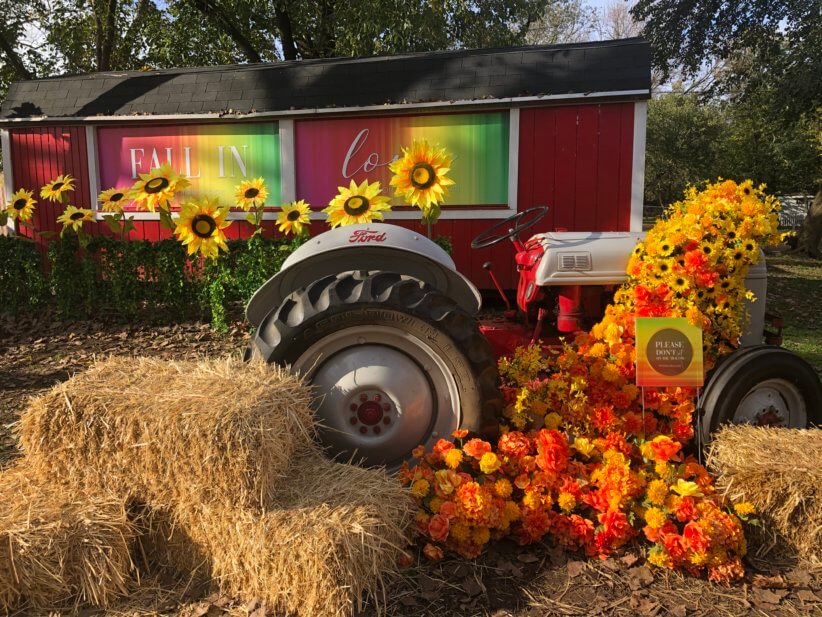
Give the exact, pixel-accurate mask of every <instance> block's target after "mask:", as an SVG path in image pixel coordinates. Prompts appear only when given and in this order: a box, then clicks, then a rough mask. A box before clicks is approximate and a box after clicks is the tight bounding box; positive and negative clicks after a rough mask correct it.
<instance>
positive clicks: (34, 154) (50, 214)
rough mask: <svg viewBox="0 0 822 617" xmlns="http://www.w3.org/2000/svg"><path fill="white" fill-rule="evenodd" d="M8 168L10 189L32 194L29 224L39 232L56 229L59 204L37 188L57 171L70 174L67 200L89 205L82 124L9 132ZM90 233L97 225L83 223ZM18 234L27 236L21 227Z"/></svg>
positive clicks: (86, 206) (29, 232) (76, 204)
mask: <svg viewBox="0 0 822 617" xmlns="http://www.w3.org/2000/svg"><path fill="white" fill-rule="evenodd" d="M9 142H10V147H11V169H12V177H13V179H14V190H18V189H21V188H23V189H26V190H29V191H32V192H33V193H34V198H35V199H36V200H37V208H36V210H35V212H34V220H33V224H34V227H35V228H36V229H38V230H39V231H59V230H60V228H61V225H60V224H59V223H57V217H58V216H60V214H62V212H63V206H62V205H60V204H57V203H54V202H52V201H48V200H45V199H40V188H41V187H42V186H43V185H44V184H46V183H47V182H51V181H52V180H54V178H56V177H57V176H59V175H60V174H70V175H72V176H73V177H74V178H75V179H76V181H75V183H74V192H73V193H69V201H68V203H70V204H71V205H73V206H77V207H78V208H88V207H90V206H91V198H90V192H89V179H88V159H87V153H86V130H85V128H84V127H82V126H66V127H43V128H27V129H14V130H12V131H9ZM86 225H87V229H88V230H89V231H90V232H92V231H93V230H95V228H97V227H99V225H98V224H96V223H94V224H89V223H86ZM20 233H21V234H24V235H27V236H30V235H31V231H30V230H28V229H26V228H25V227H21V228H20Z"/></svg>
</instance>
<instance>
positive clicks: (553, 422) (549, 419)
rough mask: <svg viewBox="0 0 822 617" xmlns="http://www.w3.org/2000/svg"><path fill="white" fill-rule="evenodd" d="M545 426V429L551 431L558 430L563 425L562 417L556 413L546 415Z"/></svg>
mask: <svg viewBox="0 0 822 617" xmlns="http://www.w3.org/2000/svg"><path fill="white" fill-rule="evenodd" d="M544 424H545V428H547V429H549V430H554V429H558V428H559V427H560V425H562V416H560V415H559V414H558V413H557V412H555V411H552V412H551V413H549V414H545V419H544Z"/></svg>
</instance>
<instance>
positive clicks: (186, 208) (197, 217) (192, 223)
mask: <svg viewBox="0 0 822 617" xmlns="http://www.w3.org/2000/svg"><path fill="white" fill-rule="evenodd" d="M227 216H228V208H227V207H223V206H220V205H219V204H218V203H217V200H216V199H202V200H200V201H199V202H198V201H190V202H187V203H184V204H183V205H182V207H181V208H180V218H178V219H177V221H176V225H175V229H174V235H175V236H177V239H178V240H179V241H180V242H182V243H183V245H185V246H188V254H189V255H193V254H194V253H196V252H197V251H200V252H201V253H202V254H203V256H204V257H209V258H211V259H216V258H217V255H219V253H220V249H222V250H224V251H228V246H227V245H226V243H225V234H224V233H223V230H224V229H225V228H226V227H228V226H229V225H231V221H227V220H226V217H227Z"/></svg>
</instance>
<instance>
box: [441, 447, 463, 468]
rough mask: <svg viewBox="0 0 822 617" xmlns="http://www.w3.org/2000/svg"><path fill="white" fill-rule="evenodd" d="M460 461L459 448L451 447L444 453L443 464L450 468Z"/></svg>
mask: <svg viewBox="0 0 822 617" xmlns="http://www.w3.org/2000/svg"><path fill="white" fill-rule="evenodd" d="M460 463H462V450H460V449H459V448H451V449H450V450H448V452H446V453H445V464H446V465H447V466H448V467H449V468H450V469H456V468H457V467H459V466H460Z"/></svg>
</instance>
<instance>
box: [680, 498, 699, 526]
mask: <svg viewBox="0 0 822 617" xmlns="http://www.w3.org/2000/svg"><path fill="white" fill-rule="evenodd" d="M698 514H699V513H698V512H697V510H696V503H695V502H694V498H693V497H683V498H682V499H681V500H680V502H679V506H677V509H676V519H677V520H678V521H680V522H682V523H684V522H685V521H692V520H694V519H695V518H696V517H697V516H698Z"/></svg>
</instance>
